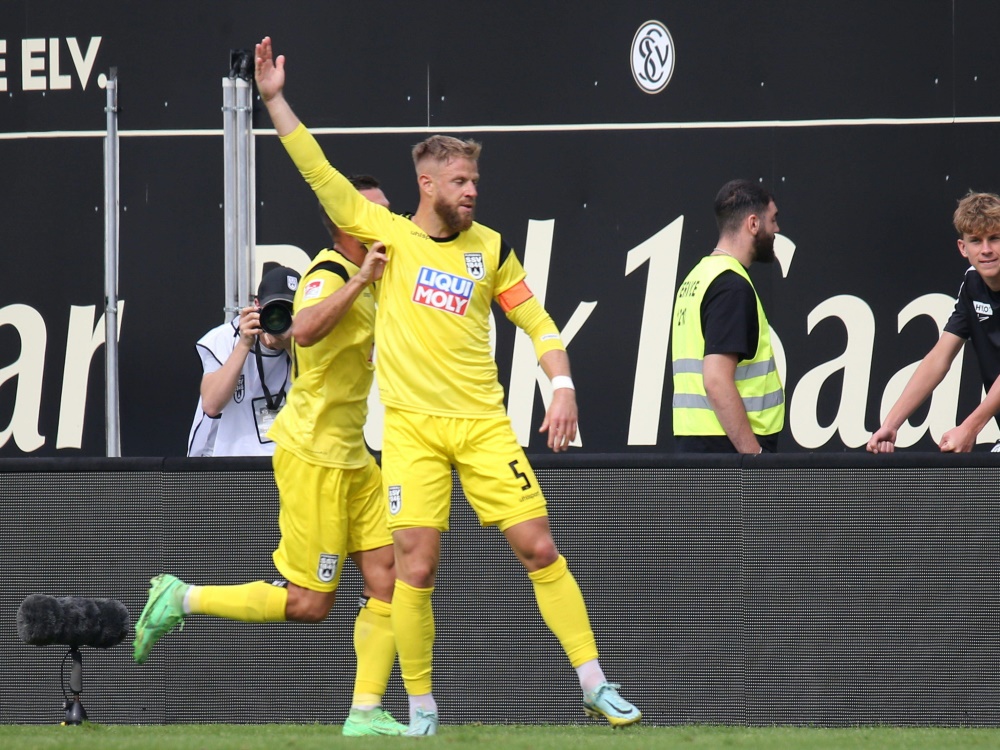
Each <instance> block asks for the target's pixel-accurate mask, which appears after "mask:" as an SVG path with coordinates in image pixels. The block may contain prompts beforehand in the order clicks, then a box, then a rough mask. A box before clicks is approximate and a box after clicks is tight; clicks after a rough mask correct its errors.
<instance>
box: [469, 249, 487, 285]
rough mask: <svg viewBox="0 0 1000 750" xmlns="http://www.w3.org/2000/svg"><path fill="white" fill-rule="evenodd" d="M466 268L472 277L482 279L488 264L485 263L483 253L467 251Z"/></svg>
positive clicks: (477, 279)
mask: <svg viewBox="0 0 1000 750" xmlns="http://www.w3.org/2000/svg"><path fill="white" fill-rule="evenodd" d="M465 268H466V269H467V270H468V272H469V275H470V276H472V278H474V279H475V280H476V281H481V280H482V278H483V277H484V276H485V275H486V266H484V265H483V254H482V253H466V254H465Z"/></svg>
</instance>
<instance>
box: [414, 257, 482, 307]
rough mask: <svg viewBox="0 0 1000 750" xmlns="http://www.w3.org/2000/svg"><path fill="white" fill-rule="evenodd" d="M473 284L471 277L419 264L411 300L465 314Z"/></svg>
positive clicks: (419, 303)
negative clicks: (466, 277) (455, 274)
mask: <svg viewBox="0 0 1000 750" xmlns="http://www.w3.org/2000/svg"><path fill="white" fill-rule="evenodd" d="M473 286H474V283H473V282H472V280H471V279H465V278H462V277H461V276H454V275H453V274H450V273H445V272H444V271H437V270H435V269H433V268H428V267H427V266H421V267H420V273H418V274H417V286H416V288H415V289H414V290H413V301H414V302H416V303H417V304H418V305H426V306H427V307H433V308H434V309H436V310H444V311H445V312H450V313H454V314H455V315H465V313H466V311H467V310H468V308H469V300H470V299H471V298H472V289H473Z"/></svg>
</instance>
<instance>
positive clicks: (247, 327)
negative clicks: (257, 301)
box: [240, 305, 263, 349]
mask: <svg viewBox="0 0 1000 750" xmlns="http://www.w3.org/2000/svg"><path fill="white" fill-rule="evenodd" d="M262 332H263V329H262V328H261V327H260V309H259V308H257V307H254V306H253V305H251V306H250V307H244V308H243V309H242V310H240V343H241V344H243V345H244V346H245V347H247V348H248V349H249V348H252V347H253V345H254V342H255V341H256V340H257V337H258V336H260V334H261V333H262Z"/></svg>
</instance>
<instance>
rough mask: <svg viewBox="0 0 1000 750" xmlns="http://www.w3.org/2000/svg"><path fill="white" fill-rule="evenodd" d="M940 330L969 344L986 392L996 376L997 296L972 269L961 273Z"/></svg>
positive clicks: (999, 357) (999, 360) (999, 365)
mask: <svg viewBox="0 0 1000 750" xmlns="http://www.w3.org/2000/svg"><path fill="white" fill-rule="evenodd" d="M944 330H946V331H947V332H948V333H953V334H955V335H956V336H958V337H960V338H963V339H965V340H967V341H970V342H971V343H972V348H973V349H975V351H976V358H977V359H978V360H979V372H980V374H981V375H982V378H983V387H984V388H985V389H986V390H987V391H989V389H990V388H991V387H992V385H993V383H994V382H995V381H996V379H997V377H998V376H1000V293H997V292H994V291H991V290H990V288H989V287H988V286H986V283H985V282H984V281H983V277H982V276H980V275H979V272H978V271H976V269H975V268H972V267H970V268H969V270H968V271H966V272H965V279H964V280H963V281H962V286H961V287H960V288H959V290H958V298H957V299H956V300H955V310H954V312H952V314H951V317H950V318H949V319H948V322H947V323H945V326H944Z"/></svg>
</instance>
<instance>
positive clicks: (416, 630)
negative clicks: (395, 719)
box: [392, 578, 434, 695]
mask: <svg viewBox="0 0 1000 750" xmlns="http://www.w3.org/2000/svg"><path fill="white" fill-rule="evenodd" d="M433 593H434V588H433V587H431V588H429V589H418V588H415V587H413V586H410V585H409V584H406V583H403V582H402V581H400V580H399V579H398V578H397V579H396V589H395V593H393V595H392V631H393V633H394V634H395V636H396V649H397V650H398V651H399V671H400V672H401V673H402V675H403V684H404V685H405V686H406V692H407V693H408V694H409V695H426V694H427V693H429V692H431V656H432V654H433V651H434V610H433V609H431V594H433Z"/></svg>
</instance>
